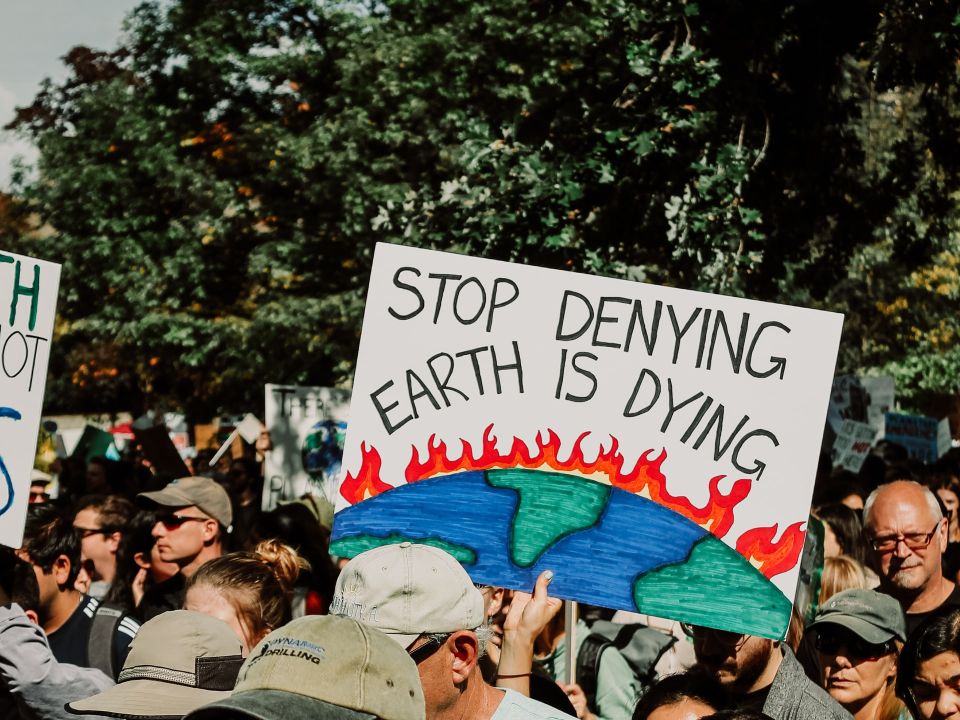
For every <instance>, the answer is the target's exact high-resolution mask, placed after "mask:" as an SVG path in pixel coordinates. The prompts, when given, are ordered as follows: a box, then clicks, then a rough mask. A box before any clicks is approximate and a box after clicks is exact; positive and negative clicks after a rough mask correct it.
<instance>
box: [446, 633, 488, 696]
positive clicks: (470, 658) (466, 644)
mask: <svg viewBox="0 0 960 720" xmlns="http://www.w3.org/2000/svg"><path fill="white" fill-rule="evenodd" d="M446 645H447V648H448V649H449V651H450V653H451V655H452V656H453V663H452V668H451V669H452V672H453V683H454V685H459V684H461V683H464V682H466V681H467V678H469V677H470V674H471V673H472V672H473V670H474V668H475V667H476V665H477V660H479V656H480V641H479V640H478V639H477V636H476V634H475V633H473V632H471V631H470V630H460V631H459V632H455V633H453V634H452V635H451V636H450V637H448V638H447V642H446Z"/></svg>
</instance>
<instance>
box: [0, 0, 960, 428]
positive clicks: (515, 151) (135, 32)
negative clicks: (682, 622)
mask: <svg viewBox="0 0 960 720" xmlns="http://www.w3.org/2000/svg"><path fill="white" fill-rule="evenodd" d="M958 48H960V23H958V21H957V13H956V10H954V9H951V7H950V6H949V5H948V4H946V3H936V2H933V1H932V0H930V1H929V2H925V1H921V2H919V3H918V2H909V3H908V2H906V1H905V0H872V1H870V2H868V1H866V0H854V1H853V2H848V3H840V4H838V3H827V2H826V1H825V0H815V1H814V2H803V3H801V2H788V3H786V4H783V3H780V4H775V5H773V4H769V3H762V2H759V0H749V1H748V0H744V1H742V2H737V3H714V4H710V5H701V4H697V3H694V2H683V1H681V0H667V1H665V2H652V0H641V1H639V2H626V0H584V1H583V2H579V3H560V2H553V1H552V0H535V1H534V2H529V1H528V0H498V2H491V1H489V0H480V1H479V2H466V1H464V0H453V1H451V2H443V3H440V2H436V0H389V1H388V2H383V3H371V4H370V5H368V6H360V5H357V4H335V3H326V4H316V3H314V2H312V1H308V0H217V1H216V2H208V3H192V2H186V1H185V0H175V1H171V2H164V3H161V2H146V3H144V4H143V5H141V6H140V7H139V8H138V9H137V10H136V11H135V12H134V13H133V14H132V15H131V16H130V18H129V20H128V23H127V28H126V37H125V40H124V42H123V44H122V47H121V48H120V49H118V50H116V51H114V52H110V53H106V52H95V51H91V50H87V49H83V48H78V49H76V50H75V51H73V52H72V53H71V54H70V55H69V56H68V58H67V62H68V64H69V66H70V69H71V77H70V78H69V79H68V80H67V81H66V82H65V83H63V84H62V85H59V86H57V85H53V84H48V85H47V86H46V88H45V89H44V90H43V92H42V93H41V94H40V96H39V97H38V98H37V100H36V101H35V103H34V104H33V105H32V106H31V107H30V108H25V109H23V110H21V111H20V113H19V115H18V117H17V119H16V120H15V122H14V123H13V125H14V127H15V128H17V129H19V130H20V131H21V132H22V133H24V134H25V135H26V136H28V137H30V138H31V139H32V140H33V141H34V142H35V143H36V144H37V146H38V148H39V149H40V161H39V167H38V168H37V174H36V177H35V179H33V180H28V179H27V178H28V177H29V176H26V175H25V176H23V180H22V182H21V185H20V187H19V195H20V196H21V200H22V202H23V203H25V205H26V207H29V208H30V210H31V211H32V212H35V213H37V214H38V215H39V216H40V218H42V221H43V222H45V223H48V224H49V225H50V226H52V227H53V228H55V230H56V234H55V235H53V236H51V237H49V238H46V239H36V238H34V239H31V240H29V241H27V240H25V241H23V243H22V245H23V246H24V247H23V248H22V249H23V250H24V251H27V252H35V253H36V254H41V255H44V256H46V257H50V258H51V259H55V260H61V261H63V262H64V263H65V275H64V291H63V293H62V301H61V316H62V321H61V324H60V327H59V337H58V342H57V344H56V345H55V346H54V347H55V348H56V352H57V356H56V357H55V359H54V363H53V365H52V368H53V374H52V377H53V381H54V383H55V386H54V387H55V390H54V392H53V393H52V394H51V396H52V397H53V398H56V402H62V403H63V405H64V406H65V407H66V406H70V407H80V406H83V405H91V404H100V403H104V402H105V401H109V402H110V403H112V404H116V403H122V404H126V403H127V402H134V403H137V404H148V403H155V402H158V401H164V400H169V401H170V402H173V403H176V404H180V405H185V406H186V407H187V408H188V409H190V410H192V411H194V412H197V413H202V412H208V411H210V410H211V409H213V408H214V407H216V406H218V405H231V406H234V407H249V406H250V405H251V404H252V403H254V402H256V401H257V400H258V399H259V397H260V396H261V394H262V389H261V384H262V383H263V382H268V381H278V382H279V381H284V382H313V383H331V382H335V381H344V380H346V379H348V378H349V375H350V372H351V369H352V361H353V357H354V355H355V350H356V341H357V337H358V332H359V319H360V317H361V314H362V306H363V302H362V297H363V291H364V286H365V282H366V277H367V273H368V271H369V263H370V259H371V257H372V247H373V244H374V243H375V242H376V241H387V242H404V243H410V244H417V245H421V246H424V247H430V248H435V249H449V250H455V251H459V252H469V253H472V254H476V255H481V256H485V257H493V258H500V259H509V260H513V261H517V262H527V263H535V264H539V265H546V266H550V267H557V268H567V269H574V270H585V271H589V272H594V273H603V274H611V275H624V276H628V277H634V278H644V279H648V280H651V281H654V282H660V283H665V284H672V285H677V286H682V287H690V288H696V289H703V290H711V291H718V292H724V293H730V294H746V295H749V296H751V297H757V298H764V299H771V300H781V301H790V302H798V303H802V304H807V305H813V306H818V307H829V308H838V309H844V310H846V311H847V312H848V313H849V321H848V325H847V338H848V341H847V347H846V348H845V352H844V355H843V369H859V368H864V367H880V366H885V365H889V364H890V363H894V364H895V363H898V362H900V363H905V364H904V365H903V367H913V366H914V365H911V364H910V363H911V362H912V361H911V360H910V358H911V357H920V356H927V355H929V354H930V353H931V352H934V354H937V353H941V351H944V352H945V351H948V350H949V349H950V348H949V347H946V346H944V347H941V346H939V345H938V346H933V345H927V346H920V345H916V344H914V345H905V344H904V342H903V339H904V338H903V337H901V336H898V335H897V333H896V331H892V330H891V329H890V326H889V325H888V324H885V321H884V320H883V318H885V317H886V316H884V315H882V313H878V311H877V307H878V305H877V303H887V304H889V303H891V302H893V301H894V299H895V298H896V297H897V295H896V293H897V292H899V289H898V283H903V282H906V280H905V278H907V277H908V276H909V271H910V270H913V269H916V270H917V272H921V273H922V272H923V268H933V267H936V265H937V262H938V260H937V258H940V257H943V256H942V255H940V253H943V252H946V251H949V250H950V245H951V243H955V242H956V219H957V207H956V197H957V195H956V193H957V188H958V167H957V162H958V160H957V158H958V157H960V154H957V153H956V152H955V144H956V138H955V136H954V135H955V133H951V130H952V129H953V128H955V127H956V119H957V118H956V113H957V102H956V101H957V98H956V87H957V83H956V80H957V77H956V75H957V65H956V63H955V62H954V60H955V58H956V56H957V52H958ZM945 312H947V311H946V310H945V308H944V307H943V306H942V305H935V304H931V305H930V306H929V309H928V312H926V313H925V315H924V318H923V319H924V322H927V323H929V327H930V328H933V327H934V326H935V325H936V323H937V322H938V321H939V320H940V319H941V318H942V317H943V314H944V313H945ZM924 327H927V325H925V326H924ZM865 336H866V339H864V337H865ZM951 342H952V341H951ZM948 345H949V343H948ZM951 347H953V346H951ZM918 367H920V366H918ZM935 372H938V371H937V370H935V368H934V367H933V366H932V365H930V366H929V367H928V366H926V365H924V366H922V368H921V369H919V370H918V371H917V372H916V373H914V375H912V376H911V379H910V382H911V383H912V384H913V385H914V386H918V385H919V384H921V383H924V382H929V381H930V379H931V378H930V376H931V375H932V374H934V373H935Z"/></svg>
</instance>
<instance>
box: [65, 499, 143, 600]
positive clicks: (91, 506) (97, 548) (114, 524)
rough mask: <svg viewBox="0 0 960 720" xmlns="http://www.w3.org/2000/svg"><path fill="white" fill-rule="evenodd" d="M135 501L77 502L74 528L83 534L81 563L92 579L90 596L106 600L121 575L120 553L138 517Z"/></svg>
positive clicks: (87, 500) (83, 500) (92, 500)
mask: <svg viewBox="0 0 960 720" xmlns="http://www.w3.org/2000/svg"><path fill="white" fill-rule="evenodd" d="M136 513H137V508H136V507H135V506H134V504H133V503H132V502H130V501H129V500H127V499H126V498H125V497H121V496H119V495H87V496H86V497H84V498H81V499H80V502H78V503H77V514H76V515H74V517H73V527H75V528H76V530H77V532H78V533H80V556H81V557H80V560H81V562H82V563H83V564H84V567H86V569H87V572H88V573H89V574H90V579H91V580H92V582H91V584H90V590H89V591H88V592H89V594H90V595H92V596H93V597H95V598H97V599H98V600H102V599H103V597H104V595H106V594H107V590H108V589H109V587H110V583H112V582H113V579H114V577H115V576H116V574H117V550H118V549H119V548H120V540H121V538H122V537H123V534H124V532H126V529H127V525H129V524H130V521H131V520H132V519H133V516H134V515H136Z"/></svg>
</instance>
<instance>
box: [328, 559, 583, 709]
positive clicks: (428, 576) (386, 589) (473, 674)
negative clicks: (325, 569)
mask: <svg viewBox="0 0 960 720" xmlns="http://www.w3.org/2000/svg"><path fill="white" fill-rule="evenodd" d="M330 612H331V614H334V615H341V616H345V617H352V618H354V619H355V620H358V621H360V622H361V623H365V624H367V625H370V626H372V627H375V628H377V629H378V630H380V631H381V632H383V633H386V634H387V635H388V636H389V637H391V638H393V640H395V641H396V642H398V643H399V644H400V645H401V646H402V647H403V648H405V649H406V651H407V652H408V653H409V655H410V657H412V658H413V660H414V662H416V663H417V670H418V671H419V674H420V684H421V686H422V687H423V695H424V700H425V701H426V709H427V720H444V719H446V718H472V719H476V720H540V719H543V720H569V718H570V716H569V715H564V714H563V713H561V712H559V711H558V710H554V709H553V708H552V707H550V706H548V705H544V704H542V703H539V702H537V701H535V700H531V699H530V698H528V697H525V696H523V695H521V694H519V693H517V692H514V691H513V690H501V689H498V688H495V687H493V686H491V685H488V684H487V682H486V681H485V680H484V679H483V675H482V674H481V672H480V667H479V665H478V661H479V659H480V656H481V655H482V654H483V652H484V648H485V645H486V642H487V640H488V639H489V634H490V628H489V626H486V625H485V624H484V603H483V597H482V596H481V594H480V591H479V590H477V588H476V587H475V586H474V584H473V582H472V581H471V579H470V576H469V575H467V573H466V571H465V570H464V569H463V568H462V567H461V566H460V563H458V562H457V561H456V559H454V558H453V557H452V556H450V555H448V554H447V553H445V552H443V551H442V550H439V549H437V548H434V547H430V546H427V545H416V544H413V543H409V542H403V543H400V544H396V545H384V546H383V547H379V548H375V549H373V550H368V551H367V552H364V553H361V554H360V555H357V556H356V557H355V558H354V559H353V560H351V561H350V562H349V563H348V564H347V565H346V567H345V568H344V569H343V570H342V571H341V573H340V577H339V578H338V579H337V586H336V590H335V592H334V596H333V601H332V603H331V605H330Z"/></svg>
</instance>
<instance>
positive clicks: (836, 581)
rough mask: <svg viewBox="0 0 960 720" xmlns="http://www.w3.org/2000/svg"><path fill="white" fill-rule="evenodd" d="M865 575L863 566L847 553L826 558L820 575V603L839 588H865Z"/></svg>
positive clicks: (834, 593)
mask: <svg viewBox="0 0 960 720" xmlns="http://www.w3.org/2000/svg"><path fill="white" fill-rule="evenodd" d="M866 587H867V576H866V574H865V573H864V572H863V566H862V565H861V564H860V563H858V562H857V561H856V560H854V559H853V558H852V557H849V556H847V555H839V556H837V557H831V558H826V559H825V560H824V561H823V575H821V576H820V605H821V606H822V605H823V604H824V603H825V602H826V601H827V600H828V599H830V598H831V597H832V596H834V595H836V594H837V593H838V592H840V591H841V590H850V589H851V588H866Z"/></svg>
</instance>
